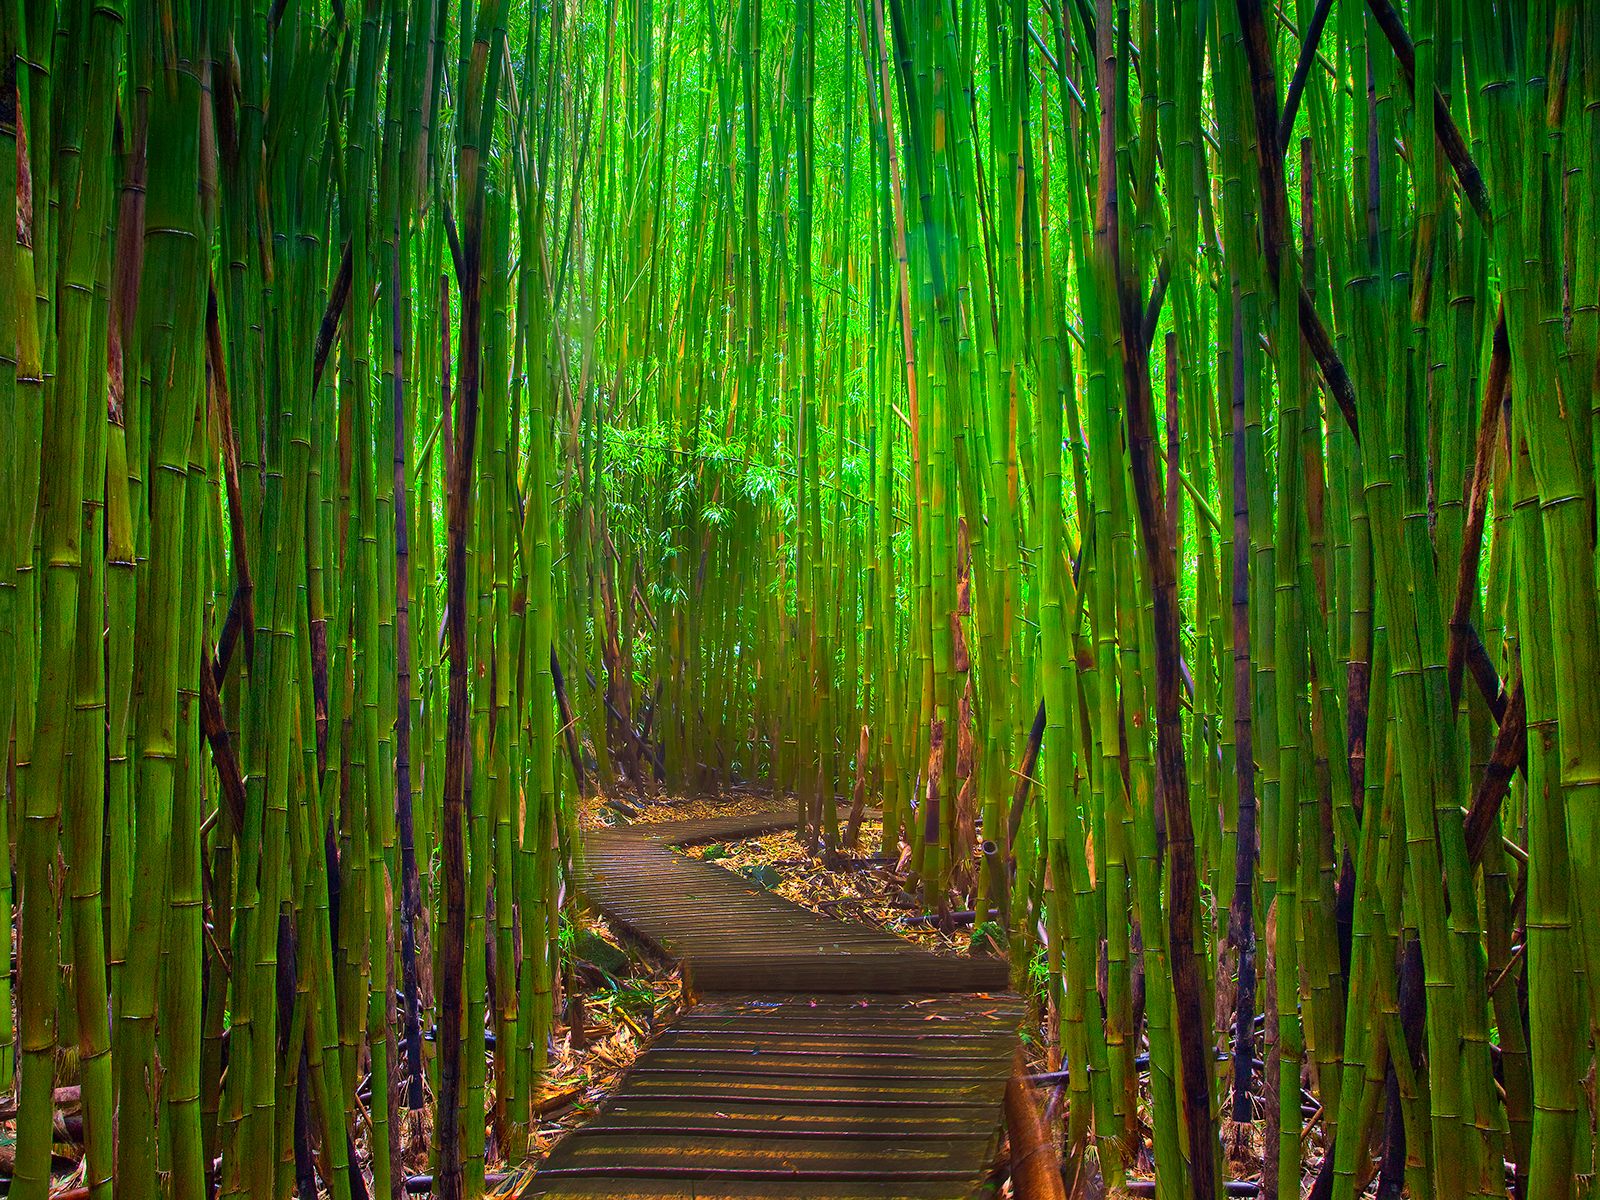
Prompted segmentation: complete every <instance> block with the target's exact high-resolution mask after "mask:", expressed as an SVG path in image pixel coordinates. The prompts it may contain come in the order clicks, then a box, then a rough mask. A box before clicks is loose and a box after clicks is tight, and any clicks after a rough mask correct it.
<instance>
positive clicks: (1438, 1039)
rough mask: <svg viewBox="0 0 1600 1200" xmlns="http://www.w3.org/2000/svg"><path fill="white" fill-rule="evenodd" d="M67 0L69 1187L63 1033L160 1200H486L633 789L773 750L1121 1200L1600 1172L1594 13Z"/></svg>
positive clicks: (32, 29)
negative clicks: (414, 1183) (175, 1198)
mask: <svg viewBox="0 0 1600 1200" xmlns="http://www.w3.org/2000/svg"><path fill="white" fill-rule="evenodd" d="M5 14H6V15H5V19H4V20H3V21H0V67H3V71H0V75H3V79H0V227H3V228H4V230H5V231H6V232H5V236H4V237H0V280H3V281H4V287H3V288H0V292H3V294H4V297H5V298H4V301H3V302H0V728H3V729H4V730H5V734H6V747H7V750H6V753H7V767H8V769H7V772H6V775H5V789H4V791H5V795H4V800H5V802H4V804H0V832H3V833H4V835H5V836H4V838H3V839H0V844H4V845H5V846H6V847H7V851H8V854H9V856H10V858H9V862H10V866H11V869H10V870H8V871H0V921H3V922H4V924H5V926H6V927H8V928H10V927H14V929H15V935H16V943H15V955H16V957H15V960H14V970H13V972H12V973H10V974H9V975H7V974H5V973H0V1080H4V1081H14V1083H15V1090H16V1093H17V1115H16V1159H15V1162H16V1166H15V1172H14V1176H13V1180H12V1187H13V1188H14V1189H15V1190H16V1192H17V1194H19V1195H24V1196H30V1197H42V1196H44V1195H46V1194H47V1192H48V1191H49V1189H50V1185H51V1180H50V1152H51V1144H50V1143H51V1137H52V1133H51V1130H52V1111H51V1105H52V1099H51V1096H52V1088H53V1086H54V1085H55V1084H56V1083H57V1082H59V1081H60V1080H59V1078H58V1077H60V1076H62V1075H63V1074H65V1073H68V1072H73V1073H75V1079H74V1081H75V1082H78V1083H79V1084H80V1085H81V1095H82V1102H83V1109H84V1159H85V1164H86V1166H85V1176H84V1179H85V1184H86V1186H87V1187H88V1188H89V1190H90V1192H91V1193H92V1194H95V1195H105V1194H108V1192H109V1190H110V1189H111V1188H112V1184H113V1180H114V1181H115V1184H116V1187H117V1188H118V1189H120V1190H122V1191H126V1192H127V1194H129V1195H132V1196H141V1197H142V1196H147V1195H151V1196H153V1195H155V1194H157V1193H158V1192H161V1193H165V1192H167V1191H169V1190H170V1191H171V1192H172V1193H173V1194H174V1195H184V1196H200V1195H203V1194H207V1195H208V1194H212V1191H213V1190H215V1192H217V1193H221V1194H225V1195H229V1196H233V1195H243V1194H249V1195H263V1196H265V1195H287V1194H289V1192H291V1191H297V1192H299V1193H300V1194H302V1195H309V1194H310V1193H311V1192H312V1191H313V1190H323V1189H325V1190H326V1191H327V1192H328V1193H329V1194H330V1195H332V1196H336V1197H340V1198H343V1197H355V1196H362V1195H372V1194H375V1193H376V1194H382V1193H385V1192H386V1193H388V1194H390V1195H398V1194H400V1191H401V1189H402V1188H403V1187H404V1186H405V1182H406V1180H405V1174H406V1172H405V1170H404V1168H403V1166H402V1159H404V1158H405V1156H406V1154H410V1153H413V1152H416V1153H420V1152H421V1150H422V1147H423V1145H424V1144H427V1145H428V1147H429V1151H428V1152H429V1153H430V1154H431V1155H432V1158H433V1164H434V1165H433V1169H432V1171H431V1174H432V1175H433V1176H434V1178H435V1180H436V1181H437V1183H436V1186H437V1187H438V1189H439V1191H440V1192H441V1194H447V1195H449V1196H451V1197H454V1196H458V1195H478V1194H481V1193H482V1192H483V1190H484V1188H485V1178H486V1174H487V1171H488V1166H487V1164H488V1163H489V1161H490V1160H493V1159H496V1158H497V1157H498V1158H499V1159H500V1160H504V1161H517V1160H519V1159H520V1157H521V1156H522V1155H524V1154H525V1152H526V1151H527V1149H528V1147H529V1146H530V1143H531V1141H532V1132H533V1122H534V1118H535V1113H536V1110H537V1104H538V1099H539V1096H540V1089H541V1079H542V1076H543V1073H544V1072H545V1071H546V1069H547V1066H548V1056H549V1053H550V1047H551V1044H552V1043H551V1041H550V1038H551V1035H552V1033H553V1031H555V1030H556V1029H557V1027H558V1026H559V1025H560V1024H561V1023H562V1021H563V1020H564V1016H563V1009H564V1006H563V1003H562V999H563V997H562V991H563V985H564V981H565V980H566V979H567V972H566V971H565V970H564V966H565V965H566V964H564V963H563V961H562V957H561V949H560V948H561V945H562V935H563V931H564V928H565V927H566V925H567V923H569V922H570V921H571V919H572V916H573V910H572V908H571V896H572V889H571V887H570V884H571V882H572V878H571V875H570V870H571V867H572V865H573V862H574V860H575V856H576V854H577V853H578V851H579V849H580V836H579V828H578V822H577V820H576V817H577V814H578V812H579V808H580V804H581V802H582V801H583V800H584V799H585V798H586V795H585V793H592V792H594V791H597V790H598V791H601V792H614V791H616V790H618V789H622V788H627V789H637V790H640V791H643V792H646V793H650V794H654V793H657V792H659V791H662V790H666V791H669V792H675V793H676V792H689V791H702V790H710V789H715V788H719V787H723V786H727V785H735V784H737V785H742V786H756V787H770V788H771V789H773V790H774V791H776V792H779V793H782V794H783V795H784V796H785V797H787V798H789V802H790V803H791V804H792V811H793V813H794V817H795V821H796V826H797V832H799V833H800V834H801V835H802V837H803V839H804V840H805V841H806V842H807V843H808V844H810V845H812V846H814V847H815V848H816V850H817V851H818V853H819V854H821V855H824V856H827V857H828V858H829V859H830V860H833V861H836V862H837V861H840V860H842V859H843V858H844V857H845V856H847V855H850V854H853V853H855V847H854V846H853V845H852V844H851V843H852V842H853V840H854V838H855V835H856V833H857V831H858V829H859V821H860V812H861V810H862V809H863V808H864V807H865V801H866V799H868V798H869V797H870V798H872V799H874V800H876V802H877V803H878V805H879V807H880V809H881V812H882V818H883V819H882V834H881V838H880V839H879V841H878V844H877V846H876V847H872V849H876V850H877V851H878V853H879V854H880V855H881V856H882V857H883V858H885V859H888V860H893V864H894V865H895V866H897V867H899V868H901V869H903V871H904V873H905V874H904V879H903V883H904V884H905V887H906V890H907V892H908V893H909V894H913V895H916V896H917V897H918V898H919V902H920V903H921V904H922V905H923V906H924V907H925V908H926V909H927V910H928V911H929V912H930V913H933V914H935V915H936V916H937V917H938V918H939V919H941V920H946V921H949V922H953V921H954V920H955V918H954V916H953V914H955V913H958V912H962V911H967V910H970V911H971V912H972V913H973V925H974V930H973V940H974V943H975V944H978V945H980V947H981V946H998V947H1001V948H1003V950H1004V952H1005V953H1006V954H1007V955H1008V957H1009V959H1010V961H1011V963H1012V964H1013V967H1014V978H1015V982H1016V984H1017V986H1018V987H1019V988H1022V989H1024V990H1025V991H1026V992H1027V993H1028V994H1029V996H1030V997H1031V998H1032V999H1033V1000H1035V1001H1036V1005H1035V1015H1036V1016H1037V1017H1038V1019H1039V1022H1040V1029H1041V1032H1042V1035H1043V1041H1044V1045H1045V1052H1046V1055H1047V1057H1048V1058H1049V1060H1050V1061H1049V1067H1050V1068H1051V1069H1052V1070H1059V1071H1060V1072H1062V1075H1061V1079H1062V1080H1063V1082H1064V1084H1065V1087H1066V1096H1067V1105H1066V1115H1065V1119H1064V1147H1065V1156H1064V1165H1065V1171H1066V1182H1067V1185H1068V1187H1069V1189H1071V1190H1074V1191H1084V1190H1087V1189H1088V1188H1090V1187H1091V1184H1092V1180H1093V1178H1094V1177H1095V1172H1096V1171H1098V1173H1099V1177H1100V1178H1101V1179H1103V1180H1104V1182H1105V1183H1106V1184H1107V1185H1108V1186H1110V1187H1113V1188H1115V1187H1121V1186H1124V1185H1127V1184H1129V1183H1130V1181H1133V1180H1139V1179H1144V1178H1147V1177H1149V1176H1152V1175H1153V1176H1154V1187H1155V1189H1156V1193H1157V1194H1158V1195H1161V1196H1177V1195H1196V1196H1205V1197H1208V1198H1209V1197H1212V1196H1215V1195H1217V1194H1219V1193H1218V1188H1219V1184H1220V1182H1221V1181H1222V1180H1224V1179H1228V1178H1232V1177H1235V1176H1238V1175H1244V1174H1248V1175H1249V1176H1250V1177H1251V1178H1259V1180H1260V1185H1261V1187H1262V1189H1263V1190H1264V1191H1266V1192H1268V1193H1273V1194H1284V1193H1291V1192H1292V1191H1293V1190H1294V1189H1295V1188H1297V1187H1303V1188H1310V1189H1313V1190H1314V1194H1316V1195H1318V1196H1333V1197H1347V1196H1350V1197H1353V1196H1356V1195H1359V1194H1364V1193H1365V1192H1366V1190H1367V1189H1368V1188H1369V1187H1375V1188H1376V1189H1377V1192H1378V1194H1381V1195H1398V1194H1400V1189H1401V1188H1402V1187H1404V1188H1406V1189H1409V1190H1410V1192H1411V1194H1413V1195H1438V1196H1441V1197H1443V1196H1452V1197H1453V1196H1461V1195H1470V1196H1499V1195H1505V1194H1508V1193H1514V1194H1516V1195H1517V1196H1538V1197H1545V1196H1556V1197H1567V1196H1578V1195H1581V1194H1583V1189H1584V1187H1585V1186H1587V1185H1586V1184H1584V1183H1583V1181H1584V1180H1586V1179H1587V1178H1588V1177H1590V1176H1591V1175H1592V1174H1593V1169H1594V1162H1593V1159H1594V1153H1595V1148H1594V1118H1595V1114H1594V1111H1593V1103H1594V1100H1593V1095H1592V1091H1593V1089H1592V1087H1591V1086H1586V1080H1589V1079H1590V1076H1591V1075H1592V1071H1593V1069H1594V1064H1595V1043H1594V1030H1595V1028H1596V1027H1597V1026H1600V1000H1597V991H1596V988H1595V987H1593V986H1592V984H1591V981H1592V980H1593V979H1594V978H1595V977H1596V976H1597V974H1600V924H1597V922H1600V903H1597V902H1596V900H1595V897H1594V896H1593V894H1592V891H1593V885H1592V882H1591V881H1592V880H1593V879H1594V878H1595V877H1596V875H1597V871H1600V862H1597V861H1596V858H1595V855H1596V853H1600V852H1597V851H1596V846H1597V845H1600V831H1597V830H1596V829H1595V827H1594V820H1595V812H1596V802H1597V799H1600V759H1597V757H1596V756H1597V755H1600V728H1597V727H1596V722H1597V721H1600V682H1597V681H1600V601H1597V599H1596V597H1597V595H1600V558H1597V556H1596V515H1595V514H1596V480H1597V476H1600V438H1597V437H1596V420H1597V414H1600V257H1597V253H1600V252H1597V250H1596V245H1597V241H1600V239H1597V237H1596V234H1597V229H1600V222H1597V213H1596V204H1597V203H1600V201H1597V199H1596V197H1597V195H1600V191H1597V189H1596V187H1595V186H1594V176H1595V175H1596V173H1597V172H1600V125H1597V122H1600V6H1596V5H1594V4H1591V3H1584V2H1579V0H1533V2H1530V3H1523V4H1502V3H1498V2H1494V3H1481V4H1480V3H1476V2H1473V0H1448V2H1445V3H1436V4H1423V3H1409V4H1397V3H1396V2H1395V0H1365V3H1361V2H1358V0H1342V2H1340V3H1337V4H1335V3H1332V2H1331V0H1298V2H1296V3H1293V4H1273V5H1267V4H1262V3H1259V2H1258V0H1224V2H1222V3H1202V2H1200V0H1047V2H1045V3H1040V4H1034V3H1030V0H984V2H983V3H964V4H952V3H947V2H945V0H872V2H870V3H869V2H866V0H796V3H795V5H794V6H792V7H788V6H777V7H774V6H772V5H770V4H769V5H765V6H764V5H762V4H761V3H760V0H667V2H666V3H664V4H662V3H657V2H656V0H624V2H623V3H621V4H617V5H609V6H608V5H597V4H592V3H584V2H581V0H555V2H553V3H549V4H545V5H535V4H527V3H524V2H523V0H484V2H482V3H479V2H476V0H462V2H460V3H446V2H444V0H362V2H361V3H347V4H338V3H334V4H327V5H320V4H318V5H278V4H269V3H266V2H265V0H249V2H246V3H241V4H231V5H230V4H157V3H144V2H138V3H126V4H123V3H107V2H101V3H94V4H90V3H86V2H81V0H9V2H8V4H7V7H6V9H5ZM13 231H14V232H13ZM844 797H849V798H850V799H849V800H848V801H845V803H849V804H850V807H849V808H847V809H845V811H844V813H843V814H841V811H840V809H841V799H842V798H844ZM858 798H859V800H858ZM852 802H854V803H852ZM430 1027H431V1028H432V1030H433V1033H434V1036H433V1039H432V1040H430V1039H429V1038H427V1037H426V1036H425V1031H426V1030H428V1029H430ZM490 1033H492V1034H493V1035H494V1039H495V1041H494V1045H495V1049H496V1053H495V1054H494V1055H493V1057H492V1060H491V1059H490V1058H489V1057H488V1056H486V1055H484V1054H483V1053H481V1052H480V1051H481V1049H482V1046H483V1043H482V1042H481V1041H480V1040H479V1039H480V1038H483V1037H484V1036H485V1035H486V1034H490ZM430 1104H431V1105H432V1106H433V1123H432V1125H431V1130H432V1134H433V1136H432V1138H431V1140H430V1139H429V1138H428V1137H427V1132H428V1130H429V1129H430V1126H429V1124H428V1120H427V1109H428V1107H429V1105H430ZM1311 1114H1315V1115H1314V1116H1313V1115H1311ZM480 1115H483V1116H484V1118H485V1119H484V1120H479V1119H478V1118H479V1116H480ZM132 1130H138V1131H140V1134H141V1136H130V1131H132ZM1258 1144H1264V1146H1265V1152H1264V1154H1262V1153H1261V1152H1260V1151H1258V1150H1256V1149H1255V1147H1256V1146H1257V1145H1258ZM1258 1171H1259V1175H1257V1172H1258Z"/></svg>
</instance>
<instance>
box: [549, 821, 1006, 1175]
mask: <svg viewBox="0 0 1600 1200" xmlns="http://www.w3.org/2000/svg"><path fill="white" fill-rule="evenodd" d="M793 819H794V818H793V813H792V811H790V812H783V813H779V812H770V813H756V814H741V815H738V816H729V817H713V818H709V819H701V820H693V821H673V822H664V823H661V824H654V825H639V826H634V827H632V828H628V829H621V830H603V831H593V832H591V833H589V834H588V836H587V838H586V854H587V857H586V861H585V864H584V874H583V880H582V886H583V889H584V891H585V894H586V895H587V896H588V898H589V900H590V902H591V903H593V904H594V905H595V907H597V908H599V909H600V911H602V912H603V913H605V914H606V916H607V917H609V918H611V919H612V920H613V921H616V922H617V923H618V924H620V925H622V926H624V927H626V928H627V929H628V930H629V931H630V932H632V933H633V934H635V935H636V936H638V937H640V938H642V939H644V940H645V941H647V942H649V943H651V944H652V945H654V946H656V947H658V948H660V949H661V950H662V951H663V952H664V953H666V954H668V955H670V956H671V957H674V958H677V959H679V960H680V961H682V962H683V963H684V964H685V972H686V975H687V977H688V978H689V979H690V980H691V981H692V985H693V988H694V990H695V991H696V992H697V993H698V994H700V996H701V1001H700V1003H699V1004H697V1005H696V1006H695V1007H693V1008H691V1009H689V1010H688V1011H686V1012H685V1013H683V1014H682V1015H681V1016H680V1017H679V1018H678V1019H677V1020H676V1021H674V1022H673V1023H672V1024H671V1025H670V1026H668V1027H667V1029H666V1030H664V1031H663V1032H662V1034H661V1036H660V1037H659V1038H657V1040H656V1041H655V1042H654V1043H653V1044H652V1045H651V1047H650V1048H649V1049H648V1050H646V1051H645V1052H644V1053H643V1054H642V1055H640V1057H639V1059H638V1060H637V1061H636V1062H635V1063H634V1064H633V1066H632V1067H631V1068H630V1069H629V1070H628V1072H627V1074H626V1075H625V1076H624V1078H623V1081H622V1084H621V1086H620V1088H619V1089H618V1091H617V1092H616V1093H615V1094H614V1095H613V1096H612V1097H611V1098H610V1099H609V1100H608V1101H607V1102H606V1104H605V1106H604V1107H603V1109H602V1110H601V1111H600V1113H598V1114H597V1115H596V1117H595V1118H594V1119H593V1120H592V1121H591V1122H590V1123H589V1124H588V1125H586V1126H584V1127H583V1128H581V1129H579V1130H577V1131H575V1132H574V1133H572V1134H570V1135H569V1136H568V1137H567V1138H565V1139H564V1140H563V1141H562V1142H561V1144H560V1145H559V1146H557V1147H556V1149H555V1151H554V1152H553V1153H552V1154H551V1155H550V1157H549V1158H548V1159H547V1160H546V1161H545V1162H544V1163H543V1164H542V1165H541V1166H540V1167H539V1169H538V1171H537V1172H536V1173H535V1174H534V1176H533V1177H532V1179H531V1180H530V1182H529V1185H528V1188H527V1190H526V1191H525V1192H524V1193H523V1194H524V1196H528V1197H543V1196H549V1197H557V1196H586V1197H602V1196H604V1197H617V1198H619V1200H622V1198H628V1200H642V1198H644V1197H652V1198H656V1200H734V1198H736V1197H751V1198H760V1200H767V1198H773V1200H775V1198H778V1197H817V1198H819V1200H868V1198H869V1197H870V1198H874V1200H888V1198H892V1197H903V1198H904V1200H962V1198H965V1197H970V1196H974V1195H977V1194H979V1193H980V1192H981V1191H982V1189H983V1187H984V1184H985V1181H986V1180H987V1179H988V1177H989V1175H990V1168H991V1166H992V1164H993V1162H994V1157H995V1151H996V1149H997V1143H998V1137H999V1125H1000V1116H1001V1102H1002V1099H1003V1096H1004V1092H1005V1085H1006V1079H1007V1077H1008V1075H1009V1074H1010V1071H1011V1060H1012V1052H1013V1050H1014V1048H1015V1046H1016V1027H1017V1023H1018V1021H1019V1020H1020V1018H1021V1012H1022V1008H1021V1002H1020V1001H1019V1000H1018V998H1017V997H1016V996H1015V995H1014V994H1012V993H1010V992H1009V991H1007V990H1006V989H1007V986H1008V985H1007V973H1006V966H1005V964H1004V963H1003V962H1001V961H1000V960H998V959H994V958H987V957H978V958H965V957H963V958H956V957H951V956H947V955H938V954H934V953H932V952H931V951H928V950H924V949H922V948H920V947H917V946H913V945H911V944H910V943H908V942H905V941H903V940H901V939H900V938H897V937H894V936H893V935H892V934H888V933H884V932H882V931H880V930H877V929H873V928H871V927H869V926H866V925H861V924H855V923H850V922H845V921H838V920H834V919H832V918H829V917H825V916H821V915H819V914H817V913H814V912H812V911H811V910H810V909H806V908H802V907H801V906H799V905H797V904H791V903H790V902H788V901H787V900H783V899H781V898H780V897H777V896H774V895H772V894H771V893H769V892H767V891H764V890H763V889H761V888H759V887H757V886H756V885H754V884H752V883H749V882H747V881H745V880H743V879H741V878H739V877H738V876H736V875H734V874H733V873H732V872H730V871H726V870H723V869H722V868H720V867H717V866H714V865H712V864H710V863H704V862H700V861H698V860H696V859H693V858H689V857H687V856H685V855H683V854H680V853H677V852H676V850H675V849H674V847H677V846H681V845H687V844H692V843H695V842H705V841H716V840H726V839H732V838H739V837H751V836H755V835H757V834H759V833H764V832H770V831H772V830H775V829H780V828H783V827H784V826H785V825H787V824H788V823H789V822H791V821H792V820H793Z"/></svg>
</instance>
